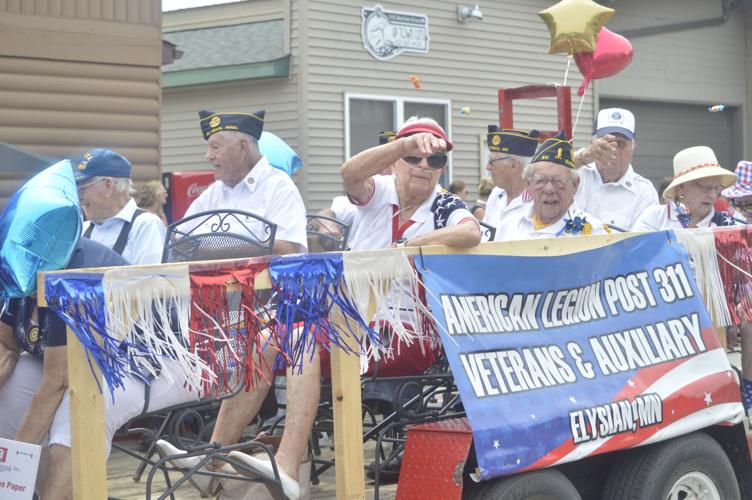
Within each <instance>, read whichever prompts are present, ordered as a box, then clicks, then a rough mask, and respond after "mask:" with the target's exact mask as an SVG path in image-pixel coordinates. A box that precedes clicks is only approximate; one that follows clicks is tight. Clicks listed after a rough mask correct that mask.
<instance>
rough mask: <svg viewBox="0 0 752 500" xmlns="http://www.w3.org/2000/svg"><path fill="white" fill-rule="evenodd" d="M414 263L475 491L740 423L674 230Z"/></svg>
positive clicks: (729, 378) (721, 354) (725, 368)
mask: <svg viewBox="0 0 752 500" xmlns="http://www.w3.org/2000/svg"><path fill="white" fill-rule="evenodd" d="M415 258H416V261H420V263H418V262H416V264H418V266H419V268H421V267H422V272H423V279H424V281H425V284H426V287H427V289H428V296H429V303H430V306H431V309H432V311H433V313H434V315H435V316H436V318H437V321H438V323H439V330H440V334H441V339H442V343H443V345H444V349H445V351H446V354H447V356H448V358H449V363H450V366H451V368H452V372H453V373H454V376H455V379H456V381H457V385H458V387H459V390H460V394H461V396H462V402H463V403H464V405H465V409H466V411H467V416H468V419H469V421H470V425H471V427H472V429H473V438H474V442H475V450H476V454H477V458H478V467H479V470H480V478H481V479H487V478H491V477H496V476H503V475H508V474H513V473H517V472H521V471H525V470H531V469H539V468H543V467H548V466H552V465H557V464H560V463H564V462H571V461H574V460H579V459H581V458H584V457H586V456H590V455H595V454H600V453H605V452H608V451H613V450H618V449H623V448H629V447H633V446H638V445H644V444H648V443H651V442H656V441H661V440H665V439H669V438H672V437H674V436H678V435H681V434H686V433H688V432H692V431H694V430H696V429H700V428H703V427H706V426H708V425H712V424H716V423H719V422H724V421H727V422H738V421H740V420H741V417H742V414H743V409H742V406H741V404H740V403H739V400H740V396H739V384H738V380H737V376H736V374H735V373H734V372H733V370H732V369H731V366H730V365H729V362H728V360H727V358H726V353H725V351H724V349H723V348H722V347H721V346H720V344H719V341H718V338H717V336H716V333H715V331H714V329H713V328H712V326H711V323H710V319H709V317H708V314H707V311H706V309H705V306H704V305H703V302H702V297H701V296H700V294H699V292H698V289H697V285H696V283H695V281H694V278H693V276H692V270H691V267H690V265H689V263H688V260H687V254H686V252H685V251H684V248H683V247H682V246H681V245H679V244H678V243H677V242H676V237H675V235H674V234H673V233H672V232H658V233H652V234H646V235H640V236H635V237H632V238H628V239H625V240H622V241H620V242H618V243H614V244H611V245H609V246H606V247H602V248H598V249H593V250H587V251H582V252H578V253H574V254H569V255H563V256H555V257H515V256H492V255H433V256H416V257H415ZM460 269H461V272H458V270H460Z"/></svg>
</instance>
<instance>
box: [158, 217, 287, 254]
mask: <svg viewBox="0 0 752 500" xmlns="http://www.w3.org/2000/svg"><path fill="white" fill-rule="evenodd" d="M276 233H277V225H276V224H274V223H272V222H270V221H268V220H266V219H264V218H263V217H259V216H258V215H255V214H252V213H250V212H245V211H242V210H210V211H207V212H199V213H197V214H193V215H191V216H188V217H185V218H183V219H180V220H179V221H176V222H173V223H172V224H170V225H169V226H167V236H166V237H165V245H164V250H163V253H162V262H163V263H171V262H191V261H197V260H218V259H235V258H243V257H258V256H261V255H270V254H271V253H272V249H273V248H274V238H275V236H276Z"/></svg>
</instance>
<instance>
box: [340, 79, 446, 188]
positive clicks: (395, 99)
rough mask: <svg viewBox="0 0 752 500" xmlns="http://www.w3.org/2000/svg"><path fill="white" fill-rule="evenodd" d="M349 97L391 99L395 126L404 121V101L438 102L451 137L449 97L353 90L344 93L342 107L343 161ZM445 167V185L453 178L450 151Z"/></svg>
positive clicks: (347, 154)
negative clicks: (440, 97) (365, 92)
mask: <svg viewBox="0 0 752 500" xmlns="http://www.w3.org/2000/svg"><path fill="white" fill-rule="evenodd" d="M350 99H361V100H371V101H391V102H392V106H393V108H392V109H393V112H394V119H395V122H396V123H395V124H394V128H396V127H397V126H398V125H399V124H401V123H402V122H404V121H405V102H415V103H426V104H438V105H441V106H444V122H445V123H446V133H447V136H448V137H452V101H451V100H450V99H433V98H427V97H405V96H397V95H384V94H361V93H355V92H345V93H344V101H345V103H344V104H345V105H344V109H345V134H344V135H345V158H344V161H347V160H349V159H350V157H351V154H350ZM447 157H448V160H447V167H446V179H447V185H449V183H450V182H452V180H453V174H454V168H453V166H452V163H453V162H452V152H451V151H450V152H449V153H448V154H447Z"/></svg>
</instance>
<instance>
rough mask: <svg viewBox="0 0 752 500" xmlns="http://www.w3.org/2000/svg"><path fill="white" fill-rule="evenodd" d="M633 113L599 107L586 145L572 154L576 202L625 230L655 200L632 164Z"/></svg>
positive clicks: (633, 145) (633, 139)
mask: <svg viewBox="0 0 752 500" xmlns="http://www.w3.org/2000/svg"><path fill="white" fill-rule="evenodd" d="M634 149H635V117H634V115H633V114H632V112H631V111H629V110H626V109H619V108H608V109H602V110H601V111H600V112H599V113H598V118H597V119H596V121H595V126H594V136H593V139H592V141H591V143H590V145H589V146H588V147H587V148H583V149H580V150H579V151H577V153H576V154H575V155H574V162H575V165H577V166H578V167H580V166H581V167H580V168H579V170H578V172H579V174H580V187H579V189H578V191H577V195H576V196H575V201H576V203H577V206H578V207H579V208H581V209H582V210H585V211H586V212H589V213H591V214H593V215H594V216H596V217H598V218H600V219H601V220H602V221H603V222H604V223H606V224H608V225H610V226H613V227H614V228H617V229H621V230H624V231H628V230H630V229H631V228H632V226H633V225H634V223H635V222H636V221H637V218H638V217H639V216H640V214H641V213H642V212H643V211H644V210H645V209H646V208H647V207H649V206H651V205H657V204H658V193H657V192H656V190H655V187H654V186H653V183H652V182H650V181H649V180H648V179H646V178H645V177H642V176H641V175H639V174H638V173H637V172H635V170H634V168H633V167H632V164H631V162H632V155H633V154H634Z"/></svg>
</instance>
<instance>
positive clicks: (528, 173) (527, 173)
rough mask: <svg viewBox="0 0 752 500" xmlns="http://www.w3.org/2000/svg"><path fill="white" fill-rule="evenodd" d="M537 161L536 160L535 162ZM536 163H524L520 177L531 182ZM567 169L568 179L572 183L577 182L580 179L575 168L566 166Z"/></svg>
mask: <svg viewBox="0 0 752 500" xmlns="http://www.w3.org/2000/svg"><path fill="white" fill-rule="evenodd" d="M536 163H537V162H536ZM536 163H528V164H527V165H525V168H524V169H523V170H522V178H523V179H525V180H526V181H527V182H533V175H535V172H534V170H535V165H536ZM567 170H568V171H569V180H571V181H572V183H574V184H577V181H578V180H579V179H580V174H578V173H577V170H574V169H572V168H567Z"/></svg>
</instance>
